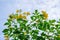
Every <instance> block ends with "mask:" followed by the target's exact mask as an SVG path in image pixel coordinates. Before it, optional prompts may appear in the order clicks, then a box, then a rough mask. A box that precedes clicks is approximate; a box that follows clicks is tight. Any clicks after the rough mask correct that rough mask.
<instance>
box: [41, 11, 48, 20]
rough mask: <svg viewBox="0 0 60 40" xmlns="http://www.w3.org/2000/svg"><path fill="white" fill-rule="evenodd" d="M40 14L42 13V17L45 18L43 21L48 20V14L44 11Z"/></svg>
mask: <svg viewBox="0 0 60 40" xmlns="http://www.w3.org/2000/svg"><path fill="white" fill-rule="evenodd" d="M42 13H43V16H44V17H45V19H47V18H48V14H47V13H46V11H42Z"/></svg>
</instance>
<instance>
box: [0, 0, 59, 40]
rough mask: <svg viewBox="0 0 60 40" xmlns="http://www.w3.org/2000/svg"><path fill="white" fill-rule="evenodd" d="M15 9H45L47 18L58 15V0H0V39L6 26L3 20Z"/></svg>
mask: <svg viewBox="0 0 60 40" xmlns="http://www.w3.org/2000/svg"><path fill="white" fill-rule="evenodd" d="M16 9H22V10H23V11H30V12H33V11H34V9H38V10H39V11H41V10H46V11H47V13H48V14H49V19H53V18H54V19H58V18H59V17H60V0H0V40H4V38H3V33H2V30H3V29H4V28H6V26H4V25H3V24H4V22H6V19H7V18H8V15H9V14H11V13H14V12H15V11H16Z"/></svg>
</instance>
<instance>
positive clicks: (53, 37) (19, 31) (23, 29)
mask: <svg viewBox="0 0 60 40" xmlns="http://www.w3.org/2000/svg"><path fill="white" fill-rule="evenodd" d="M17 12H18V11H17ZM17 16H18V14H12V15H10V16H9V18H8V19H7V22H6V23H5V24H4V25H6V26H7V28H6V29H4V30H3V33H4V35H7V34H8V36H9V38H11V37H12V39H11V40H19V39H20V40H30V39H31V40H46V39H48V40H60V20H59V21H56V20H55V19H53V20H48V19H44V17H45V16H46V15H45V16H44V15H43V14H41V13H40V12H39V11H38V10H35V11H34V13H33V15H32V16H30V18H31V21H30V23H29V24H28V22H29V21H28V20H27V19H23V18H17V19H16V18H15V17H17ZM20 17H21V16H20ZM34 22H35V23H34ZM18 24H19V25H18ZM39 32H42V33H40V35H39ZM50 33H52V34H50ZM58 35H59V36H58Z"/></svg>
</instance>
